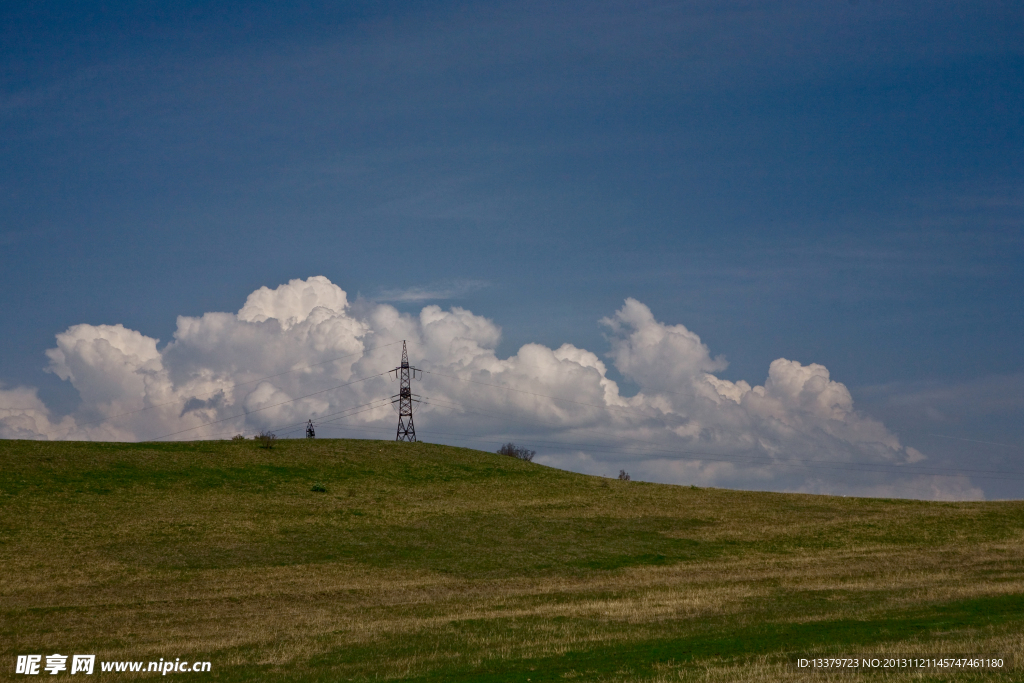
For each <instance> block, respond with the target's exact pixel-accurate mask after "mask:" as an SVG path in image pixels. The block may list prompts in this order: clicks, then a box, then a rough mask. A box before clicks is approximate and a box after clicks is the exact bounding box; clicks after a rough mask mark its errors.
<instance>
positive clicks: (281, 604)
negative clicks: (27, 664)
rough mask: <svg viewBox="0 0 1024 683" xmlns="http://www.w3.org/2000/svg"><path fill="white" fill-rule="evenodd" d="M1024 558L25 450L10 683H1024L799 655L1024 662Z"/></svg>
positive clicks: (892, 517)
mask: <svg viewBox="0 0 1024 683" xmlns="http://www.w3.org/2000/svg"><path fill="white" fill-rule="evenodd" d="M1022 559H1024V503H1022V502H998V503H956V504H951V503H926V502H916V501H902V500H875V499H855V498H833V497H826V496H810V495H791V494H771V493H750V492H742V491H726V490H719V489H699V488H692V487H680V486H665V485H657V484H646V483H641V482H623V481H618V480H608V479H603V478H599V477H588V476H583V475H578V474H572V473H568V472H562V471H559V470H553V469H550V468H546V467H543V466H540V465H535V464H530V463H526V462H522V461H519V460H515V459H513V458H509V457H505V456H499V455H494V454H489V453H482V452H479V451H472V450H467V449H461V448H453V447H448V446H437V445H430V444H422V443H420V444H405V443H392V442H381V441H349V440H315V441H306V440H295V441H282V442H279V443H278V444H277V445H276V446H275V447H274V448H273V450H265V449H261V448H258V447H257V444H256V443H254V442H253V441H247V442H230V441H222V442H194V443H167V444H163V443H161V444H111V443H43V442H28V441H0V650H2V652H0V671H3V672H5V673H4V674H0V678H4V677H5V675H7V674H10V675H11V676H12V677H14V676H13V673H12V672H13V671H14V670H15V660H16V656H17V655H20V654H42V655H44V662H45V655H48V654H51V653H62V654H65V655H68V654H75V653H79V654H96V655H97V661H98V662H99V661H115V660H144V661H154V660H158V659H160V658H164V659H167V660H173V659H175V658H180V659H182V660H186V661H189V660H192V661H195V660H200V661H209V662H211V671H210V672H209V673H203V674H198V673H188V674H185V673H177V674H175V673H171V674H168V675H170V676H172V677H175V676H176V677H178V678H187V679H191V680H218V681H241V680H261V681H284V680H288V681H291V680H296V681H300V680H301V681H343V680H388V679H400V680H406V681H438V682H440V681H529V682H530V683H537V682H539V681H691V680H692V681H727V680H753V681H774V680H787V681H793V680H807V681H827V680H887V681H888V680H979V681H982V680H983V681H1011V680H1021V679H1022V678H1024V668H1018V669H1015V670H1011V671H1005V672H1003V673H993V672H990V671H986V672H973V673H972V672H970V671H964V670H958V671H953V670H943V669H929V670H927V671H924V672H921V671H916V672H911V671H907V670H903V671H902V672H895V673H894V672H892V671H888V672H887V671H875V672H864V671H860V672H848V673H846V674H841V675H840V674H829V673H823V672H809V671H802V670H798V669H795V668H793V666H792V665H791V664H790V663H789V662H790V659H791V658H792V657H793V656H796V655H817V656H824V655H826V654H834V655H847V656H852V655H866V654H872V655H876V656H883V655H885V654H900V655H914V654H916V655H932V656H934V655H945V656H949V655H955V654H999V655H1003V656H1005V657H1016V658H1017V659H1018V661H1020V659H1021V656H1022V655H1024V563H1022ZM1022 663H1024V662H1022ZM69 664H70V660H69ZM69 669H70V666H69ZM96 669H97V671H96V674H94V675H95V676H97V677H98V678H99V679H116V680H132V679H133V678H143V679H152V678H153V676H155V675H157V674H154V673H141V674H137V675H136V674H130V673H103V672H100V671H99V664H97V667H96ZM42 673H43V675H45V676H46V677H47V678H50V676H49V674H47V673H46V672H45V671H43V672H42ZM63 675H69V674H68V672H67V671H66V672H63ZM16 678H19V679H20V678H21V677H20V676H18V677H16ZM72 680H75V679H72Z"/></svg>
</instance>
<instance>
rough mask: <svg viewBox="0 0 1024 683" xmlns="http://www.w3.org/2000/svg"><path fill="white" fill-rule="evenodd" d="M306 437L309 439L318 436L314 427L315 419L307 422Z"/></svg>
mask: <svg viewBox="0 0 1024 683" xmlns="http://www.w3.org/2000/svg"><path fill="white" fill-rule="evenodd" d="M306 438H307V439H315V438H316V430H314V429H313V421H312V420H310V421H309V422H307V423H306Z"/></svg>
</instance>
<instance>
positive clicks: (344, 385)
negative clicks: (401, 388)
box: [140, 372, 387, 443]
mask: <svg viewBox="0 0 1024 683" xmlns="http://www.w3.org/2000/svg"><path fill="white" fill-rule="evenodd" d="M386 374H387V373H386V372H379V373H377V374H376V375H370V376H369V377H363V378H362V379H357V380H355V381H352V382H348V383H347V384H339V385H338V386H334V387H330V388H329V389H324V390H322V391H314V392H313V393H312V394H306V395H305V396H296V397H295V398H290V399H288V400H287V401H281V402H280V403H275V404H274V405H270V406H264V407H262V408H257V409H256V410H249V411H246V412H244V413H239V414H238V415H232V416H231V417H225V418H222V419H220V420H213V421H211V422H204V423H203V424H200V425H196V426H195V427H189V428H188V429H179V430H178V431H176V432H171V433H170V434H164V435H163V436H158V437H155V438H153V439H147V441H159V440H160V439H166V438H167V437H169V436H177V435H178V434H184V433H185V432H191V431H193V430H195V429H200V428H202V427H206V426H208V425H214V424H218V423H220V422H227V421H228V420H234V419H236V418H239V417H246V416H248V415H252V414H253V413H259V412H262V411H264V410H270V409H271V408H276V407H278V406H283V405H285V404H287V403H294V402H295V401H299V400H301V399H304V398H309V397H310V396H318V395H320V394H325V393H327V392H328V391H334V390H335V389H342V388H344V387H350V386H352V385H353V384H359V383H360V382H365V381H366V380H368V379H373V378H374V377H381V376H382V375H386ZM140 443H141V442H140Z"/></svg>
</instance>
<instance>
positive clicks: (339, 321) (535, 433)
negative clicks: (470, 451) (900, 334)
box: [0, 277, 981, 498]
mask: <svg viewBox="0 0 1024 683" xmlns="http://www.w3.org/2000/svg"><path fill="white" fill-rule="evenodd" d="M601 322H602V323H603V324H604V325H606V327H607V328H608V339H609V342H610V345H611V351H610V353H609V354H608V357H609V358H610V359H611V361H612V362H613V363H614V365H615V367H616V368H617V369H618V370H619V372H621V373H622V374H623V375H624V376H625V377H627V378H628V379H630V380H631V381H633V382H635V383H636V384H637V386H638V387H639V392H638V393H637V394H636V395H634V396H628V397H624V396H621V395H620V393H619V387H618V385H617V384H616V382H615V381H613V380H612V379H610V378H609V377H608V376H607V368H606V366H605V364H604V362H603V361H602V360H601V359H600V358H599V357H598V356H597V355H596V354H594V353H593V352H591V351H588V350H585V349H580V348H577V347H575V346H573V345H571V344H564V345H562V346H561V347H559V348H557V349H550V348H548V347H545V346H542V345H539V344H527V345H525V346H523V347H522V348H520V349H519V351H518V352H517V353H516V354H515V355H514V356H511V357H509V358H504V359H502V358H499V357H498V356H497V355H496V353H495V348H496V347H497V345H498V342H499V340H500V336H501V330H500V328H499V327H498V326H497V325H495V324H494V322H492V321H491V320H488V319H486V318H483V317H481V316H477V315H474V314H473V313H472V312H470V311H468V310H465V309H462V308H458V307H453V308H451V309H449V310H443V309H441V308H440V307H438V306H435V305H431V306H426V307H424V308H423V309H422V310H421V311H420V313H419V315H418V316H417V315H409V314H403V313H400V312H399V311H398V310H396V309H395V308H394V307H392V306H390V305H388V304H384V303H368V302H362V303H360V304H359V305H358V306H355V307H353V306H352V305H350V304H349V302H348V297H347V295H346V293H345V292H344V291H342V290H341V289H340V288H339V287H337V286H336V285H334V284H333V283H331V282H330V281H329V280H328V279H327V278H324V277H312V278H309V279H308V280H292V281H291V282H289V283H287V284H284V285H281V286H280V287H277V288H275V289H269V288H267V287H263V288H260V289H259V290H257V291H255V292H253V293H252V294H250V295H249V297H248V299H247V300H246V302H245V304H244V305H243V306H242V308H241V309H240V310H239V311H238V313H236V314H232V313H207V314H205V315H203V316H201V317H187V316H182V317H179V318H178V325H177V330H176V331H175V333H174V338H173V339H172V340H171V341H170V342H169V343H167V344H166V345H164V346H163V347H162V348H161V347H160V345H159V343H158V341H157V340H155V339H152V338H149V337H146V336H145V335H142V334H140V333H139V332H136V331H133V330H129V329H126V328H124V327H123V326H121V325H113V326H111V325H75V326H73V327H71V328H69V329H68V330H66V331H65V332H63V333H61V334H59V335H57V347H56V348H54V349H50V350H49V351H47V355H48V357H49V359H50V366H49V370H50V371H52V372H54V373H55V374H56V375H57V376H59V377H60V378H62V379H64V380H66V381H69V382H71V383H72V385H73V386H74V387H75V388H76V389H77V390H78V392H79V394H80V396H81V406H80V408H79V410H78V411H77V412H76V413H75V414H74V415H72V416H68V417H64V418H62V419H60V420H56V419H54V418H53V417H52V416H51V414H50V412H49V410H48V409H47V408H46V406H45V405H44V404H43V403H42V402H41V401H40V400H39V399H38V397H37V396H36V393H35V391H34V390H32V389H25V388H16V389H8V390H0V436H3V437H6V438H43V439H110V440H146V439H153V438H158V437H167V438H179V439H200V438H226V437H228V436H230V435H231V434H233V433H236V432H242V433H246V434H252V433H255V432H256V431H259V430H264V429H276V430H278V431H279V433H280V434H281V435H285V434H288V433H289V430H292V429H294V430H296V431H295V433H296V434H299V435H301V428H302V425H303V424H304V423H305V421H306V420H307V419H309V418H313V419H314V420H315V421H317V422H318V424H319V425H320V433H321V435H323V436H346V435H361V436H371V435H378V436H380V437H381V438H388V437H389V433H390V432H392V430H393V429H394V425H395V413H394V410H393V408H392V407H391V406H390V405H389V404H388V402H387V400H386V399H387V398H388V397H390V396H391V395H392V394H394V393H395V392H396V390H397V388H396V384H395V382H394V380H393V379H389V378H388V376H387V374H386V373H387V370H389V369H391V368H393V367H394V366H395V365H396V364H397V361H398V358H399V354H400V348H399V346H397V345H395V342H398V341H400V340H403V339H405V340H408V344H409V351H410V357H411V359H412V362H413V364H414V365H416V366H418V367H420V368H422V369H423V370H424V371H426V374H425V375H424V377H423V379H422V380H421V381H419V382H417V385H416V387H415V389H414V391H415V392H416V393H418V394H420V395H422V397H423V399H424V401H423V403H422V404H421V405H420V406H419V408H418V411H417V413H416V423H417V430H418V432H419V435H420V437H421V438H422V439H425V440H430V441H448V442H453V441H459V440H463V442H464V443H466V444H467V445H476V446H478V447H482V448H485V449H488V450H493V449H494V448H496V447H497V445H499V444H500V443H502V442H503V441H505V440H515V441H517V442H520V443H522V444H523V445H527V446H529V447H531V448H534V449H536V450H537V451H538V452H539V455H538V458H537V460H538V462H543V463H545V464H549V465H554V466H558V467H564V468H567V469H573V470H576V471H583V472H589V473H593V474H605V475H614V474H615V473H617V472H618V470H619V469H620V468H625V469H627V470H629V471H630V472H631V474H632V475H633V476H634V478H638V479H648V480H653V481H666V482H672V483H686V484H690V483H694V484H699V485H714V486H730V487H743V488H758V489H774V490H794V491H814V492H819V493H826V492H834V493H847V494H857V493H860V494H871V495H874V494H884V495H906V496H914V497H929V498H980V497H981V491H980V490H979V489H978V488H977V487H974V486H972V485H971V484H970V482H969V481H968V480H967V479H966V478H949V477H936V476H932V475H927V474H918V475H914V474H909V473H908V472H910V471H912V470H907V469H905V468H907V467H910V468H913V467H919V466H920V465H915V463H922V462H926V458H925V456H924V455H923V454H922V453H920V452H919V451H916V450H915V449H913V448H905V447H904V446H903V445H902V444H901V443H900V441H899V439H898V438H897V437H896V435H894V434H892V433H891V432H890V431H889V430H888V429H886V427H885V426H884V425H883V424H882V423H881V422H879V421H877V420H873V419H870V418H868V417H865V416H864V415H862V414H860V413H859V412H857V411H856V410H855V409H854V406H853V400H852V398H851V396H850V393H849V391H847V388H846V387H845V386H844V385H843V384H841V383H839V382H836V381H834V380H832V379H831V377H830V376H829V372H828V370H827V369H826V368H825V367H824V366H822V365H818V364H814V363H812V364H808V365H803V364H801V363H799V362H797V361H792V360H786V359H782V358H780V359H778V360H775V361H773V362H772V364H771V366H770V367H769V369H768V377H767V379H766V380H765V382H764V384H763V385H756V386H752V385H751V384H749V383H748V382H744V381H738V382H732V381H729V380H725V379H722V378H719V377H717V376H716V375H715V374H714V373H716V372H719V371H721V370H723V369H725V367H726V365H727V364H726V362H725V360H724V359H722V358H721V357H713V356H712V355H711V353H710V351H709V350H708V348H707V346H706V345H705V344H703V343H702V342H701V340H700V338H699V337H698V336H697V335H696V334H694V333H693V332H691V331H690V330H688V329H686V328H685V327H684V326H682V325H666V324H664V323H661V322H659V321H657V320H656V319H655V317H654V315H653V314H652V312H651V311H650V309H649V308H647V306H645V305H644V304H642V303H640V302H639V301H636V300H634V299H627V300H626V302H625V304H624V305H623V306H622V308H621V309H620V310H618V311H616V312H615V313H614V314H613V315H611V316H609V317H608V318H605V319H603V320H602V321H601ZM381 399H384V400H381ZM349 409H353V410H355V411H357V412H355V413H354V414H353V415H351V416H350V417H347V418H345V419H344V420H343V421H342V422H338V421H337V420H338V415H337V414H338V413H339V412H341V411H345V410H349ZM332 420H333V422H332ZM367 430H371V431H367ZM373 430H377V431H373ZM917 471H919V472H924V470H917Z"/></svg>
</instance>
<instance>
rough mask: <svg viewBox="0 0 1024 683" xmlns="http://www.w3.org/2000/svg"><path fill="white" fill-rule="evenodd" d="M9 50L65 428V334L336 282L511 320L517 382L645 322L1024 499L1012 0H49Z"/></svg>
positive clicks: (16, 315) (37, 345)
mask: <svg viewBox="0 0 1024 683" xmlns="http://www.w3.org/2000/svg"><path fill="white" fill-rule="evenodd" d="M0 31H2V34H0V66H2V70H0V74H2V75H0V79H2V80H0V130H2V133H0V168H2V169H3V172H2V173H0V247H2V252H0V253H2V257H0V258H2V266H3V267H2V270H0V278H2V279H0V287H2V288H3V292H4V295H3V299H2V300H3V326H4V334H3V335H2V341H0V382H3V385H4V386H6V387H13V386H29V387H37V388H38V389H39V396H40V398H41V399H42V400H43V401H44V402H45V403H46V404H47V406H49V408H50V409H51V410H52V411H53V412H54V413H55V414H56V415H63V414H68V413H74V411H76V410H77V409H79V399H80V396H79V392H78V391H76V390H75V388H74V387H72V386H71V384H69V382H66V381H62V380H61V379H60V378H59V377H58V376H57V375H55V374H53V373H47V372H44V368H46V367H47V358H46V356H44V351H45V350H46V349H49V348H53V347H54V343H55V342H54V337H55V335H57V334H58V333H61V332H63V331H64V330H66V329H67V328H68V327H69V326H72V325H76V324H82V323H87V324H91V325H100V324H108V325H113V324H122V325H124V326H125V327H127V328H130V329H133V330H138V331H139V332H141V333H143V334H144V335H148V336H149V337H153V338H156V339H160V340H161V344H165V343H167V342H169V341H170V340H171V338H172V335H173V334H174V331H175V326H176V318H177V316H179V315H188V316H200V315H202V314H203V313H205V312H211V311H237V310H238V309H239V308H240V306H241V305H242V303H243V302H244V301H245V300H246V297H247V296H248V295H249V293H251V292H253V291H255V290H257V289H258V288H260V287H262V286H268V287H270V288H274V287H277V286H278V285H280V284H283V283H286V282H288V281H289V280H291V279H296V278H298V279H305V278H308V277H310V276H314V275H324V276H326V277H328V278H329V279H330V280H331V281H332V282H333V283H335V284H336V285H338V286H339V287H341V288H342V289H344V290H345V292H347V293H348V296H349V299H350V300H353V301H356V300H365V301H374V302H390V303H391V304H392V305H394V306H395V307H397V308H398V309H399V310H401V311H405V312H409V313H417V312H418V311H419V310H420V309H421V308H422V307H423V306H424V305H429V304H437V305H439V306H441V307H442V308H445V309H447V308H449V307H451V306H459V307H462V308H465V309H468V310H470V311H472V312H473V313H474V314H476V315H477V316H483V317H486V318H488V319H490V320H493V321H494V322H495V323H496V324H497V325H499V326H500V327H501V329H502V336H501V339H500V342H499V343H498V346H497V355H498V356H499V357H507V356H510V355H512V354H515V353H516V351H517V349H519V348H520V347H521V346H522V345H523V344H526V343H529V342H537V343H540V344H543V345H546V346H548V347H551V348H556V347H558V346H559V345H561V344H563V343H566V342H569V343H572V344H574V345H576V346H578V347H580V348H585V349H588V350H590V351H593V352H595V353H597V354H598V355H601V356H602V357H604V354H607V353H608V351H609V348H610V347H609V341H608V340H607V339H606V338H605V337H606V335H607V334H608V329H607V327H606V326H602V325H600V324H599V323H598V320H600V319H601V318H604V317H606V316H609V315H612V314H613V313H614V312H615V311H616V310H618V309H620V307H622V305H623V301H624V300H625V299H626V298H627V297H633V298H635V299H637V300H639V301H641V302H643V303H644V304H646V305H647V306H649V307H650V309H651V310H652V311H653V313H654V315H655V317H656V318H657V320H659V321H662V322H664V323H666V324H670V325H675V324H683V325H685V326H686V327H687V328H688V329H689V330H692V331H693V332H695V333H696V334H698V335H700V338H701V340H702V341H703V342H704V343H705V344H706V345H707V347H708V348H709V349H710V350H711V353H712V355H715V356H717V355H722V356H724V358H725V359H726V360H728V362H729V365H728V367H727V368H726V369H724V370H721V371H720V372H718V376H719V377H723V378H727V379H730V380H740V379H743V380H747V381H748V382H750V383H752V384H753V383H758V384H760V383H763V382H764V381H765V377H766V376H767V372H768V370H767V369H768V367H769V364H770V363H771V362H772V361H773V360H775V359H777V358H787V359H793V360H797V361H799V362H801V363H803V364H805V365H806V364H809V363H818V364H821V365H824V366H826V367H827V368H828V370H829V372H830V373H831V378H832V379H833V380H835V381H837V382H842V383H843V384H845V385H846V386H847V387H848V388H849V390H850V392H851V393H852V395H853V398H854V400H855V403H856V407H857V409H858V410H860V411H862V412H864V413H865V414H867V415H870V416H872V417H874V418H876V419H878V420H882V421H883V422H884V423H885V425H886V426H887V427H888V428H889V429H890V430H891V431H892V432H894V433H895V434H898V435H899V436H900V438H901V440H902V441H903V442H904V443H905V444H908V445H912V446H914V447H915V448H916V449H918V450H920V451H922V452H924V453H926V454H927V455H928V457H929V459H930V461H931V462H935V463H942V464H943V465H948V466H950V467H966V466H967V465H968V464H974V465H976V464H977V463H984V465H985V467H986V468H988V469H991V470H993V471H1000V472H1021V475H1020V476H1021V477H1022V478H1024V466H1022V465H1021V461H1022V459H1024V428H1022V427H1021V426H1020V425H1021V424H1024V390H1022V388H1021V387H1022V386H1024V367H1022V361H1021V338H1022V332H1024V325H1022V311H1024V307H1022V301H1021V294H1020V292H1021V291H1022V288H1024V268H1022V267H1021V265H1022V256H1024V231H1022V217H1024V153H1022V152H1024V117H1022V116H1021V112H1022V111H1024V43H1022V41H1021V40H1020V36H1021V35H1024V10H1022V9H1021V7H1020V5H1019V4H1017V3H1012V2H986V3H958V2H938V3H937V2H927V3H925V2H900V1H897V2H877V1H876V2H872V1H864V0H862V1H861V2H830V3H821V2H806V3H801V2H786V3H772V2H753V1H752V2H736V3H728V2H680V3H643V2H629V3H625V2H604V3H601V2H597V3H595V2H588V3H566V2H553V3H552V2H544V3H540V2H536V3H529V2H512V3H476V2H459V3H451V2H406V3H383V2H373V3H371V2H366V3H355V2H352V3H338V4H332V3H318V2H306V3H296V4H287V6H281V4H280V3H263V4H261V3H238V4H230V3H209V4H203V3H159V2H151V3H139V4H135V5H133V7H131V8H123V7H120V6H118V5H116V4H114V3H90V2H83V3H77V4H76V5H75V6H74V7H73V8H69V6H68V5H67V3H32V4H29V3H25V4H24V5H23V6H18V7H11V6H5V7H4V8H3V9H0ZM606 360H607V359H606ZM608 365H609V370H608V372H609V377H612V378H613V379H615V380H616V381H617V382H619V384H620V385H621V387H622V391H623V393H624V394H630V393H632V392H633V391H636V390H637V389H638V385H637V384H636V381H635V380H634V379H633V378H631V377H628V376H624V375H623V374H621V373H620V372H619V371H618V370H617V369H616V368H615V367H612V363H611V362H608ZM981 441H985V442H992V443H990V444H980V443H977V442H981ZM997 444H998V445H997ZM972 466H973V465H972ZM977 484H978V486H980V487H981V488H983V489H984V491H985V493H986V495H987V496H989V497H1020V496H1021V495H1024V483H1021V482H1019V481H1018V482H1008V481H1004V482H999V481H991V480H989V481H985V482H981V481H980V480H979V481H978V482H977Z"/></svg>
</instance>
